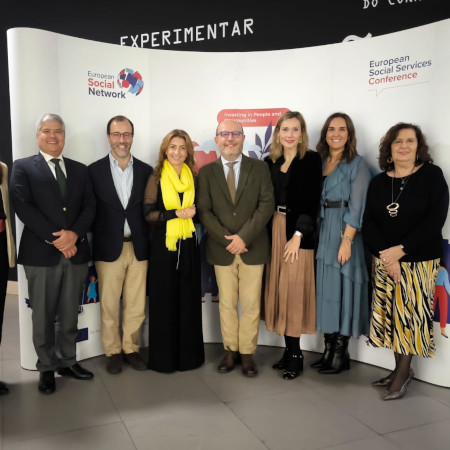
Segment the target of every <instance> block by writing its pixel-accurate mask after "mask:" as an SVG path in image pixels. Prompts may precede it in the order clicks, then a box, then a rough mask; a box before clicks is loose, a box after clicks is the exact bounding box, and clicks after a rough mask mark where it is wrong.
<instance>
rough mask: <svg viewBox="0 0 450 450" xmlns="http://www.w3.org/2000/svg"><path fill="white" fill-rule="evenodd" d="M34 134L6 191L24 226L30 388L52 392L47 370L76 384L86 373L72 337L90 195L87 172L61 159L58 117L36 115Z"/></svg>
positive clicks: (21, 252) (84, 266)
mask: <svg viewBox="0 0 450 450" xmlns="http://www.w3.org/2000/svg"><path fill="white" fill-rule="evenodd" d="M36 137H37V142H38V146H39V149H40V152H39V154H37V155H35V156H30V157H28V158H23V159H18V160H16V161H15V162H14V164H13V168H12V172H11V183H10V192H11V200H12V202H13V204H14V209H15V211H16V213H17V216H18V217H19V219H20V220H21V221H22V222H23V224H24V229H23V232H22V237H21V240H20V246H19V256H18V259H17V262H18V263H19V264H23V266H24V270H25V274H26V277H27V280H28V294H29V297H30V303H31V308H32V310H33V313H32V324H33V344H34V348H35V350H36V353H37V357H38V361H37V363H36V367H37V369H38V370H39V372H40V380H39V386H38V388H39V391H41V392H42V393H44V394H52V393H53V392H54V391H55V375H54V371H55V370H58V373H59V374H60V375H65V376H71V377H73V378H77V379H81V380H87V379H91V378H92V377H93V376H94V375H93V374H92V373H91V372H89V371H88V370H86V369H84V368H83V367H82V366H81V365H80V364H78V363H77V361H76V339H77V334H78V329H77V325H78V305H79V300H80V299H81V296H82V292H83V285H84V281H85V278H86V274H87V268H88V261H89V260H90V259H91V253H90V249H89V245H88V241H87V239H86V233H87V232H88V231H89V229H90V227H91V224H92V221H93V219H94V215H95V198H94V195H93V193H92V188H91V183H90V180H89V174H88V170H87V167H86V166H85V165H84V164H81V163H79V162H77V161H73V160H71V159H69V158H65V157H64V158H63V157H62V154H61V153H62V151H63V148H64V144H65V126H64V122H63V120H62V118H61V117H60V116H58V115H56V114H44V115H43V116H42V117H41V118H40V119H39V121H38V123H37V127H36ZM56 322H58V327H56V330H55V323H56ZM55 331H57V342H55ZM56 346H57V348H58V350H59V355H57V353H56V352H55V347H56Z"/></svg>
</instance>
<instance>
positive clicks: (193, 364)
mask: <svg viewBox="0 0 450 450" xmlns="http://www.w3.org/2000/svg"><path fill="white" fill-rule="evenodd" d="M194 166H195V159H194V147H193V144H192V141H191V138H190V137H189V135H188V134H187V133H186V132H185V131H184V130H177V129H175V130H172V131H170V132H169V133H168V134H167V135H166V136H165V137H164V139H163V141H162V143H161V147H160V151H159V157H158V163H157V166H156V168H155V171H154V173H153V174H152V175H151V176H150V178H149V180H148V182H147V186H146V188H145V194H144V216H145V218H146V220H147V221H148V222H150V224H151V225H153V228H152V237H151V242H150V263H149V271H148V294H149V352H148V353H149V358H148V367H149V368H150V369H153V370H156V371H158V372H173V371H175V370H180V371H182V370H190V369H195V368H197V367H199V366H201V365H202V364H203V362H204V360H205V352H204V346H203V332H202V301H201V284H200V248H199V245H198V243H197V237H196V234H195V227H194V222H193V220H194V218H195V216H196V207H195V196H196V186H195V175H194Z"/></svg>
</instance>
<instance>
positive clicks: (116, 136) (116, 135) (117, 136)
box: [109, 132, 133, 141]
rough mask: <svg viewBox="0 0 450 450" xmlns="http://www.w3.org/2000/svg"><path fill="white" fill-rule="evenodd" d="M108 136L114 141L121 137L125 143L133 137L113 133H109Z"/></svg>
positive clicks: (129, 134)
mask: <svg viewBox="0 0 450 450" xmlns="http://www.w3.org/2000/svg"><path fill="white" fill-rule="evenodd" d="M109 135H110V136H111V139H114V140H115V141H117V140H118V139H120V136H122V137H123V138H124V139H125V140H126V141H128V139H131V138H132V137H133V133H119V132H114V133H109Z"/></svg>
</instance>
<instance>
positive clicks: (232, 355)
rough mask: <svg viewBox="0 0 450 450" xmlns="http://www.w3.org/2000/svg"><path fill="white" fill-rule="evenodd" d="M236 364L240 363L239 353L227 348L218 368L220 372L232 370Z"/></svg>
mask: <svg viewBox="0 0 450 450" xmlns="http://www.w3.org/2000/svg"><path fill="white" fill-rule="evenodd" d="M236 364H239V353H238V352H234V351H232V350H227V351H226V353H225V356H224V357H223V358H222V361H221V362H220V364H219V367H218V368H217V370H218V371H219V372H220V373H227V372H231V371H232V370H233V369H234V366H235V365H236Z"/></svg>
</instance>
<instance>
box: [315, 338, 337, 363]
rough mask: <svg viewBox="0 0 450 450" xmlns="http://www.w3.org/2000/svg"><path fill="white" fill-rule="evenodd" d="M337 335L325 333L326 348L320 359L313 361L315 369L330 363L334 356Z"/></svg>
mask: <svg viewBox="0 0 450 450" xmlns="http://www.w3.org/2000/svg"><path fill="white" fill-rule="evenodd" d="M336 336H337V334H336V333H333V334H330V333H325V334H324V335H323V337H324V341H325V349H324V351H323V353H322V356H321V357H320V359H318V360H317V361H316V362H314V363H312V364H311V367H313V368H314V369H320V368H321V367H322V366H327V365H328V364H329V362H330V359H331V358H332V356H333V347H334V340H335V339H336Z"/></svg>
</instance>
